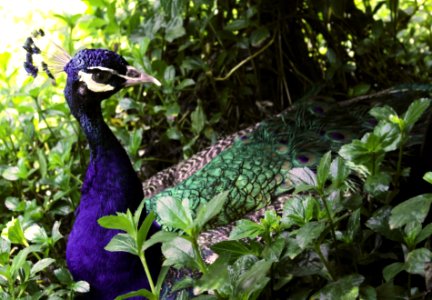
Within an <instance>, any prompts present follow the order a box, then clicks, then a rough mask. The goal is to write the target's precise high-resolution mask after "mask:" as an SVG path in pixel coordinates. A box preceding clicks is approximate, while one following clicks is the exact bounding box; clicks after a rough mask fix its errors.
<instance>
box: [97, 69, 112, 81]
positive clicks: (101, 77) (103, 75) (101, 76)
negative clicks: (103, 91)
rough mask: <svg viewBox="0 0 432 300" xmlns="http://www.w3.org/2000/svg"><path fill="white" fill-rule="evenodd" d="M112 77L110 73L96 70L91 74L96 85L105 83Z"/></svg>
mask: <svg viewBox="0 0 432 300" xmlns="http://www.w3.org/2000/svg"><path fill="white" fill-rule="evenodd" d="M112 75H113V74H112V73H111V72H108V71H101V70H98V71H96V72H94V73H93V74H92V79H93V80H94V81H96V82H97V83H107V82H108V81H109V80H110V79H111V77H112Z"/></svg>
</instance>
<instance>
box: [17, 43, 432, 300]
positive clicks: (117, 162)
mask: <svg viewBox="0 0 432 300" xmlns="http://www.w3.org/2000/svg"><path fill="white" fill-rule="evenodd" d="M26 47H27V49H26V50H27V51H28V53H29V55H28V58H27V61H26V64H25V67H26V70H27V71H28V72H29V73H31V74H32V75H34V76H35V75H36V74H37V68H36V67H35V66H34V65H33V61H32V59H31V56H32V55H33V54H36V53H38V52H40V51H38V50H36V48H35V46H34V45H33V42H32V41H30V40H28V41H27V42H26ZM62 57H63V58H62V60H61V65H62V66H63V71H64V72H65V73H66V75H67V81H66V87H65V89H64V95H65V98H66V101H67V103H68V106H69V108H70V111H71V113H72V115H73V116H74V117H75V118H76V119H77V120H78V122H79V124H80V126H81V128H82V130H83V132H84V133H85V136H86V138H87V140H88V143H89V147H90V154H91V156H90V162H89V166H88V169H87V173H86V176H85V179H84V182H83V186H82V196H81V202H80V205H79V207H78V209H77V211H76V219H75V223H74V225H73V228H72V231H71V233H70V235H69V238H68V242H67V249H66V259H67V264H68V267H69V269H70V271H71V273H72V275H73V277H74V279H75V280H85V281H87V282H89V284H90V292H89V293H87V294H85V295H84V297H85V298H86V299H114V298H115V297H116V296H118V295H120V294H124V293H127V292H130V291H134V290H138V289H141V288H148V282H147V280H146V278H145V274H144V271H143V270H142V267H141V264H140V262H139V260H138V258H137V257H135V256H132V255H130V254H128V253H119V252H108V251H106V250H104V247H105V246H106V245H107V244H108V242H109V241H110V240H111V238H112V237H113V236H114V235H116V234H117V233H118V231H115V230H108V229H104V228H102V227H100V226H99V225H98V223H97V220H98V219H99V218H101V217H102V216H106V215H111V214H115V213H116V212H124V211H126V210H127V209H130V210H131V211H134V210H135V209H136V208H137V207H138V206H139V204H140V203H141V201H142V200H143V199H145V200H144V201H145V206H146V210H147V212H150V211H156V206H157V203H158V201H159V200H160V199H161V198H163V197H166V196H171V197H174V198H178V199H185V198H188V199H189V200H190V202H189V203H190V205H191V208H192V209H193V210H195V209H196V208H197V207H198V206H199V204H200V203H203V202H207V201H209V200H210V199H212V198H213V197H214V196H215V195H217V194H219V193H220V192H222V191H229V194H228V200H227V202H226V205H225V207H224V208H223V210H222V211H221V212H220V213H219V214H218V215H217V216H215V217H214V218H213V219H212V220H211V221H210V222H209V223H208V224H207V228H208V229H209V230H211V229H215V228H219V227H221V226H225V225H227V224H231V223H232V222H233V221H236V220H238V219H240V218H243V217H244V216H247V217H249V218H251V219H257V218H259V216H260V214H261V213H262V209H263V208H265V207H267V206H269V205H273V206H277V207H280V206H281V205H283V201H284V200H285V199H286V196H287V195H289V193H290V192H291V191H292V189H293V186H294V185H295V183H296V182H298V181H299V180H300V181H301V180H302V178H304V177H306V176H308V173H307V171H305V170H309V169H312V170H314V168H315V167H316V165H317V162H318V161H319V159H320V157H321V156H322V154H323V153H325V152H327V151H329V150H332V151H337V150H338V149H339V148H340V147H341V145H343V144H345V143H348V142H349V141H351V140H352V139H354V138H359V137H361V136H362V134H363V133H364V132H366V131H368V130H371V129H372V128H373V126H374V125H375V124H376V121H375V120H374V119H373V118H371V117H370V116H369V115H368V114H367V112H368V111H369V109H370V108H371V107H372V106H375V105H379V104H388V105H391V106H394V107H397V108H398V110H404V109H406V107H407V106H408V104H409V102H410V101H412V100H414V99H416V98H418V97H420V96H424V95H425V94H428V93H429V90H428V89H423V88H421V87H420V88H418V89H411V88H404V87H400V88H398V89H390V90H388V91H386V92H385V93H381V94H378V95H374V96H371V97H364V98H362V99H357V100H358V101H355V102H353V101H348V102H341V103H337V102H334V101H330V100H328V101H327V100H321V101H315V100H308V99H304V100H303V101H299V102H298V104H297V105H295V106H294V107H292V108H290V109H288V110H286V111H284V112H282V113H280V114H279V115H277V116H274V117H271V118H269V119H267V120H264V121H262V122H260V123H259V124H256V125H253V126H251V127H249V128H246V129H244V130H241V131H240V132H237V133H234V134H232V135H230V136H228V137H225V138H223V139H221V140H219V141H218V142H217V143H215V144H214V145H213V146H211V147H210V148H208V149H205V150H202V151H201V152H199V153H197V154H196V155H194V156H193V157H191V158H190V159H188V160H185V161H183V162H180V163H179V164H177V165H175V166H173V167H171V168H169V169H167V170H164V171H161V172H159V173H158V174H156V175H154V176H153V177H151V178H150V179H148V180H147V181H145V182H144V183H142V182H141V181H140V179H139V178H138V176H137V174H136V173H135V171H134V169H133V168H132V165H131V162H130V159H129V157H128V155H127V153H126V151H125V150H124V148H123V147H122V145H121V144H120V143H119V141H118V140H117V139H116V137H115V136H114V134H113V133H112V132H111V130H110V129H109V127H108V126H107V124H106V123H105V122H104V120H103V117H102V111H101V102H102V101H103V100H104V99H107V98H109V97H110V96H112V95H113V94H115V93H117V92H118V91H120V90H121V89H123V88H125V87H129V86H133V85H138V84H145V83H152V84H156V85H160V82H159V81H158V80H157V79H155V78H154V77H152V76H150V75H148V74H146V73H144V72H141V71H138V70H137V69H135V68H134V67H132V66H131V65H129V64H128V63H127V62H126V60H125V59H124V58H123V57H122V56H120V55H119V54H117V53H115V52H113V51H109V50H105V49H83V50H80V51H78V52H77V53H76V54H75V56H73V57H70V56H68V55H67V54H64V55H63V56H62ZM44 69H45V68H44ZM50 77H51V76H50ZM422 130H423V131H422ZM425 131H426V128H423V129H422V128H420V133H419V136H420V137H422V136H424V135H425ZM419 143H422V140H421V138H420V139H419V140H418V141H417V144H419ZM260 209H261V210H260ZM160 223H161V222H160V219H157V221H156V222H154V223H153V224H152V228H151V232H153V233H154V232H156V231H159V230H161V229H163V227H161V224H160ZM216 231H217V229H216ZM209 239H211V238H209ZM147 255H148V257H151V259H150V260H149V262H150V266H149V267H150V271H151V273H152V275H153V276H157V274H158V272H159V271H160V266H161V263H162V254H161V250H160V248H157V247H153V248H150V250H149V251H148V252H147Z"/></svg>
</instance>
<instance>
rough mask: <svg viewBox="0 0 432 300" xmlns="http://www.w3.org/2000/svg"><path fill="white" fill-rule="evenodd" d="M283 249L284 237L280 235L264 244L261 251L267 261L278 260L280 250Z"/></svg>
mask: <svg viewBox="0 0 432 300" xmlns="http://www.w3.org/2000/svg"><path fill="white" fill-rule="evenodd" d="M284 249H285V238H283V237H280V238H278V239H276V240H273V241H272V242H271V243H270V244H268V245H266V246H265V247H264V249H263V251H262V256H263V258H264V259H265V260H267V261H274V262H277V261H279V258H280V256H281V254H282V251H283V250H284Z"/></svg>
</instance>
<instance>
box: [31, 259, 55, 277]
mask: <svg viewBox="0 0 432 300" xmlns="http://www.w3.org/2000/svg"><path fill="white" fill-rule="evenodd" d="M54 262H55V259H53V258H43V259H41V260H39V261H37V262H36V263H35V264H34V265H33V267H32V268H31V271H30V273H31V275H32V276H33V275H35V274H36V273H38V272H40V271H42V270H44V269H46V268H47V267H48V266H50V265H51V264H52V263H54Z"/></svg>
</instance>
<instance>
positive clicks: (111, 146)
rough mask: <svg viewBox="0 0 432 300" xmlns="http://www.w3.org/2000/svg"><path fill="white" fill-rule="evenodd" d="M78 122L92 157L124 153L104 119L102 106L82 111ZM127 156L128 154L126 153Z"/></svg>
mask: <svg viewBox="0 0 432 300" xmlns="http://www.w3.org/2000/svg"><path fill="white" fill-rule="evenodd" d="M82 110H83V111H81V112H80V113H79V114H78V117H77V119H78V121H79V123H80V125H81V128H82V130H83V131H84V134H85V135H86V137H87V141H88V143H89V147H90V151H91V156H92V157H93V158H94V157H98V156H99V155H101V154H102V153H104V152H106V151H116V150H117V151H116V152H119V151H118V150H120V152H124V151H122V150H123V147H122V146H121V144H120V142H119V141H118V140H117V138H116V137H115V136H114V134H113V133H112V131H111V129H109V127H108V125H107V124H106V123H105V121H104V119H103V117H102V111H101V107H100V104H98V105H95V107H93V108H91V109H90V110H89V109H84V108H83V109H82ZM124 154H125V155H126V153H124Z"/></svg>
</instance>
